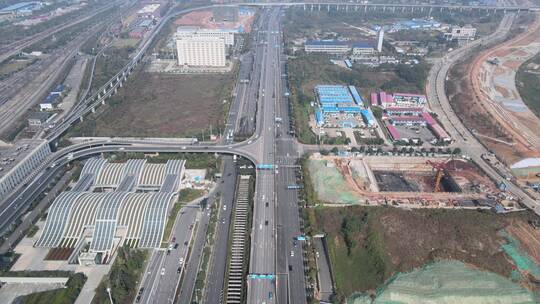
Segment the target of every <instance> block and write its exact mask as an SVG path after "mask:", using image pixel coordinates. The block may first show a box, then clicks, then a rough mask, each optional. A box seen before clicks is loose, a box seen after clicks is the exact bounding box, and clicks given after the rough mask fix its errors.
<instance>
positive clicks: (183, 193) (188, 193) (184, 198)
mask: <svg viewBox="0 0 540 304" xmlns="http://www.w3.org/2000/svg"><path fill="white" fill-rule="evenodd" d="M204 193H205V190H203V189H191V188H184V189H182V190H180V201H181V202H186V203H187V202H191V201H193V200H195V199H198V198H199V197H202V196H204Z"/></svg>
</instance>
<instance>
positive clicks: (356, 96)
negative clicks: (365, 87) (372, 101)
mask: <svg viewBox="0 0 540 304" xmlns="http://www.w3.org/2000/svg"><path fill="white" fill-rule="evenodd" d="M349 91H351V95H352V97H353V99H354V102H356V104H357V105H359V106H362V105H364V101H363V100H362V97H361V96H360V94H359V93H358V91H357V90H356V87H355V86H349Z"/></svg>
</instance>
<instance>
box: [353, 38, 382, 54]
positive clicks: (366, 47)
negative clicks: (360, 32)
mask: <svg viewBox="0 0 540 304" xmlns="http://www.w3.org/2000/svg"><path fill="white" fill-rule="evenodd" d="M375 51H376V50H375V44H374V43H373V42H371V41H359V42H356V43H355V44H353V45H352V55H353V56H369V55H373V54H375Z"/></svg>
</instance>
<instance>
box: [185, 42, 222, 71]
mask: <svg viewBox="0 0 540 304" xmlns="http://www.w3.org/2000/svg"><path fill="white" fill-rule="evenodd" d="M176 50H177V54H178V65H180V66H195V67H224V66H226V64H227V61H226V51H225V40H224V39H223V38H218V37H196V36H191V37H186V38H182V39H177V40H176Z"/></svg>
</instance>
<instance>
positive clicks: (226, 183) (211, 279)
mask: <svg viewBox="0 0 540 304" xmlns="http://www.w3.org/2000/svg"><path fill="white" fill-rule="evenodd" d="M222 176H223V179H222V181H223V183H222V184H221V185H220V189H221V204H220V208H219V217H218V224H217V227H216V236H215V242H214V248H213V251H212V258H211V259H210V264H209V265H208V276H207V278H208V279H207V281H206V285H205V294H204V295H203V303H216V304H219V303H222V300H223V298H222V297H223V288H224V284H225V272H226V270H227V255H228V241H229V226H230V224H231V214H232V210H233V209H234V196H235V195H234V193H235V190H236V180H237V170H236V166H235V164H234V162H233V160H232V157H230V156H225V157H223V173H222ZM225 205H226V206H227V208H226V209H225V210H223V208H221V206H225Z"/></svg>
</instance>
